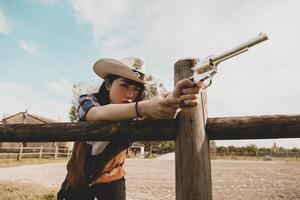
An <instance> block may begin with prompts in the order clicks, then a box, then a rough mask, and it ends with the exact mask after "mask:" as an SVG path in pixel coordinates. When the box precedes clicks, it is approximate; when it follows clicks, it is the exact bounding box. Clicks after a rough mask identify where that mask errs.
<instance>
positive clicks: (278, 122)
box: [206, 115, 300, 140]
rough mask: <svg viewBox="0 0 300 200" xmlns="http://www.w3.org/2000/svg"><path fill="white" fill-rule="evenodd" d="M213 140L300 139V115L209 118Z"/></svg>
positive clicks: (207, 129) (210, 137)
mask: <svg viewBox="0 0 300 200" xmlns="http://www.w3.org/2000/svg"><path fill="white" fill-rule="evenodd" d="M206 133H207V135H208V137H209V139H211V140H235V139H274V138H300V115H264V116H247V117H220V118H209V119H208V121H207V126H206Z"/></svg>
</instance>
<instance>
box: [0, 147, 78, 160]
mask: <svg viewBox="0 0 300 200" xmlns="http://www.w3.org/2000/svg"><path fill="white" fill-rule="evenodd" d="M71 153H72V149H70V148H68V147H59V146H55V147H54V148H45V147H43V145H41V146H40V147H23V145H22V144H21V145H20V146H19V147H1V148H0V158H12V157H13V158H17V160H21V159H22V158H23V157H30V158H39V159H41V158H49V157H53V158H54V159H57V158H58V157H67V158H69V157H70V156H71Z"/></svg>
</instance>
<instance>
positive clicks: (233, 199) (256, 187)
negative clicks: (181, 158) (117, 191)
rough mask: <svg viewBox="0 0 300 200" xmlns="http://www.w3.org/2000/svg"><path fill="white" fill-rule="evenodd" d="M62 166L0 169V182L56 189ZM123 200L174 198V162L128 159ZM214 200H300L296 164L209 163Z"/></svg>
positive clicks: (299, 170) (59, 181)
mask: <svg viewBox="0 0 300 200" xmlns="http://www.w3.org/2000/svg"><path fill="white" fill-rule="evenodd" d="M65 165H66V163H58V164H57V163H55V164H43V165H31V166H20V167H10V168H1V169H0V180H12V181H23V182H34V183H39V184H41V185H43V186H47V187H54V188H58V187H59V185H60V183H61V182H62V180H63V179H64V176H65V173H66V172H65ZM125 168H126V171H127V175H126V184H127V200H160V199H161V200H171V199H172V200H173V199H175V162H174V160H150V159H146V160H139V159H128V160H127V162H126V165H125ZM212 180H213V199H214V200H237V199H243V200H250V199H251V200H253V199H257V200H258V199H259V200H262V199H266V200H268V199H272V200H273V199H275V200H277V199H289V200H296V199H297V200H299V199H300V162H275V161H223V160H213V161H212Z"/></svg>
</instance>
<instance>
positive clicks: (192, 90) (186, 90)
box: [181, 87, 200, 94]
mask: <svg viewBox="0 0 300 200" xmlns="http://www.w3.org/2000/svg"><path fill="white" fill-rule="evenodd" d="M199 91H200V88H198V87H191V88H183V89H182V90H181V92H182V94H198V93H199Z"/></svg>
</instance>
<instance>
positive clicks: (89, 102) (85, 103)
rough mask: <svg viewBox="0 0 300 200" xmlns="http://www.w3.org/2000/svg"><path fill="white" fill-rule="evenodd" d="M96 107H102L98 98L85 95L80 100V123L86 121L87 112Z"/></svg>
mask: <svg viewBox="0 0 300 200" xmlns="http://www.w3.org/2000/svg"><path fill="white" fill-rule="evenodd" d="M94 106H100V104H99V103H98V101H97V99H96V97H94V96H93V95H91V94H84V95H81V96H80V97H79V100H78V109H77V111H78V118H79V121H85V117H86V114H87V112H88V111H89V110H90V109H91V108H92V107H94Z"/></svg>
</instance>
